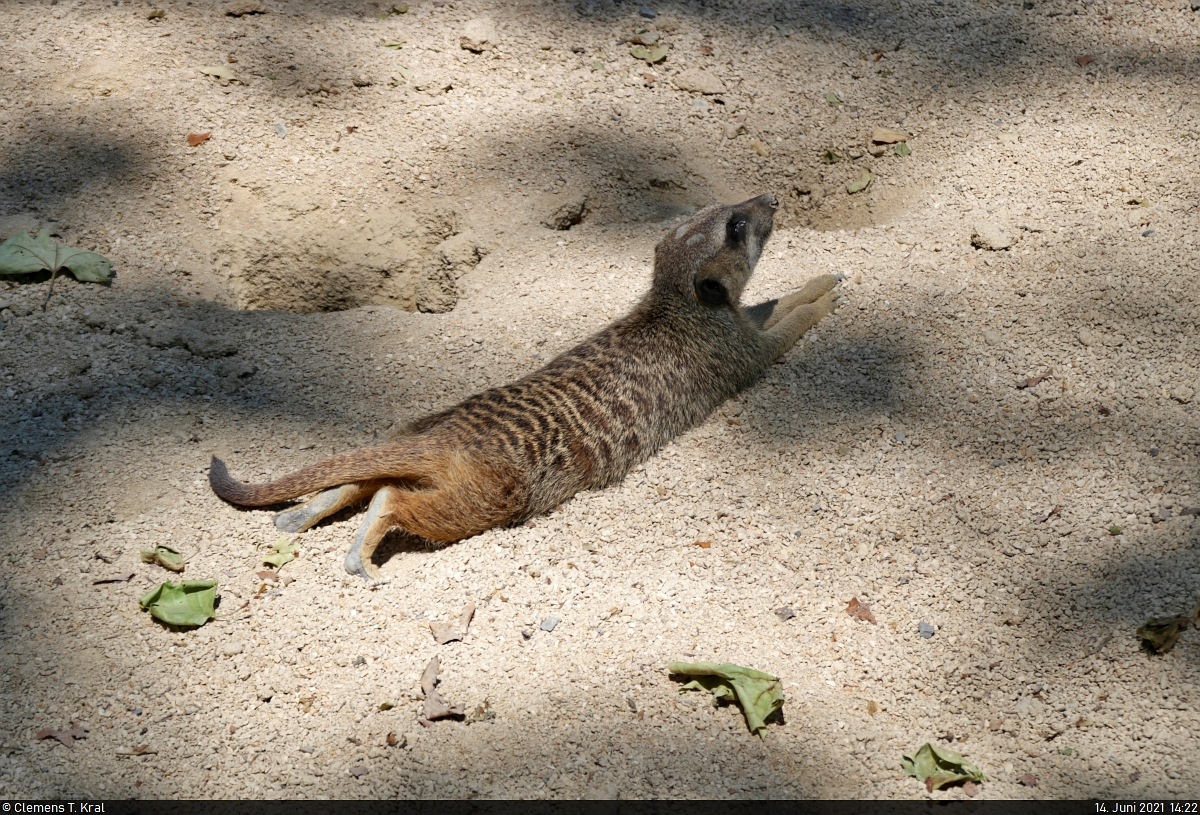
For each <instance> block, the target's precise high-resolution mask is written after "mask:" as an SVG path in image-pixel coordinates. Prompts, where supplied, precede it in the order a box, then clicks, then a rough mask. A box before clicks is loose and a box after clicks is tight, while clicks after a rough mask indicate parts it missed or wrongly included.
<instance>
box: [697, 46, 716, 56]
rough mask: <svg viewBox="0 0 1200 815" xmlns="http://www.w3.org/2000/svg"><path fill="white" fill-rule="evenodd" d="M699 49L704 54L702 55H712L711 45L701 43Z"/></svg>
mask: <svg viewBox="0 0 1200 815" xmlns="http://www.w3.org/2000/svg"><path fill="white" fill-rule="evenodd" d="M699 51H700V53H701V54H703V55H704V56H706V57H711V56H712V54H713V50H712V47H711V46H708V45H702V46H700V48H699Z"/></svg>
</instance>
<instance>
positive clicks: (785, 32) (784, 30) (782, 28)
mask: <svg viewBox="0 0 1200 815" xmlns="http://www.w3.org/2000/svg"><path fill="white" fill-rule="evenodd" d="M774 25H775V30H776V31H778V32H779V36H781V37H790V36H792V30H791V29H790V28H788V27H787V26H786V25H783V24H782V23H775V24H774Z"/></svg>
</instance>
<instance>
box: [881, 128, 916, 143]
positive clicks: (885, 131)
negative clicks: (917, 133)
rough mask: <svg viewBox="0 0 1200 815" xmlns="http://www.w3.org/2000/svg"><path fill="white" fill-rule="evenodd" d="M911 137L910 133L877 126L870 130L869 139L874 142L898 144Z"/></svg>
mask: <svg viewBox="0 0 1200 815" xmlns="http://www.w3.org/2000/svg"><path fill="white" fill-rule="evenodd" d="M911 138H912V134H910V133H905V132H904V131H903V130H895V129H893V128H890V127H877V128H875V129H874V130H872V131H871V141H873V142H875V143H876V144H898V143H900V142H906V141H908V140H909V139H911Z"/></svg>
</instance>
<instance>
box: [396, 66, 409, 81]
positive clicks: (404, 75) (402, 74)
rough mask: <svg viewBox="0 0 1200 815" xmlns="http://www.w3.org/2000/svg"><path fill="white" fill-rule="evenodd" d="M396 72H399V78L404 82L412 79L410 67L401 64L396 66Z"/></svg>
mask: <svg viewBox="0 0 1200 815" xmlns="http://www.w3.org/2000/svg"><path fill="white" fill-rule="evenodd" d="M396 73H398V74H400V78H401V79H403V80H404V81H405V82H407V81H408V80H410V79H412V75H413V72H412V68H405V67H404V66H403V65H397V66H396Z"/></svg>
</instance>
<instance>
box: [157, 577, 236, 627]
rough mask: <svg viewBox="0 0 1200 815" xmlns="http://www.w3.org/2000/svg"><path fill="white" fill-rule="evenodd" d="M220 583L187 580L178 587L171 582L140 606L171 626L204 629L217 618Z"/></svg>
mask: <svg viewBox="0 0 1200 815" xmlns="http://www.w3.org/2000/svg"><path fill="white" fill-rule="evenodd" d="M216 598H217V581H215V580H184V581H183V582H181V583H180V584H179V585H175V584H174V583H172V582H170V581H169V580H168V581H167V582H165V583H163V584H162V585H161V586H159V587H157V588H155V589H151V590H150V591H149V592H147V593H146V594H145V595H144V596H143V597H142V599H141V600H139V601H138V603H139V604H140V605H141V607H142V608H148V609H150V615H151V616H152V617H154V619H156V620H162V621H163V622H164V623H167V624H168V625H182V626H197V625H204V624H205V623H206V622H208V621H209V620H211V619H212V618H213V613H214V612H213V605H214V604H215V603H216Z"/></svg>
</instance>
